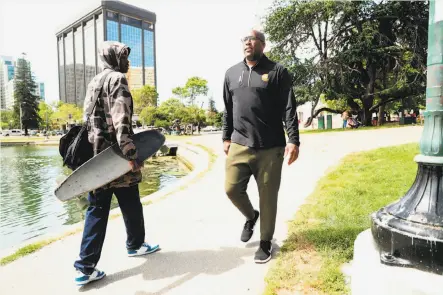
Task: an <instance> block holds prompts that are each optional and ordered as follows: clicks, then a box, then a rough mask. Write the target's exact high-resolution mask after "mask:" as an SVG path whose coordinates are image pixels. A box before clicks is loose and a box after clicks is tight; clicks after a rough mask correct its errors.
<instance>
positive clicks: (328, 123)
mask: <svg viewBox="0 0 443 295" xmlns="http://www.w3.org/2000/svg"><path fill="white" fill-rule="evenodd" d="M326 129H332V115H326Z"/></svg>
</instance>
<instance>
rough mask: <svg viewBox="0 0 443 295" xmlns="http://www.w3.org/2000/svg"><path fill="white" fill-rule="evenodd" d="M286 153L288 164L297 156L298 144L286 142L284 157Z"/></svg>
mask: <svg viewBox="0 0 443 295" xmlns="http://www.w3.org/2000/svg"><path fill="white" fill-rule="evenodd" d="M288 155H289V157H288V165H291V164H292V163H294V162H295V160H297V158H298V146H296V145H295V144H293V143H288V144H287V145H286V148H285V157H286V156H288Z"/></svg>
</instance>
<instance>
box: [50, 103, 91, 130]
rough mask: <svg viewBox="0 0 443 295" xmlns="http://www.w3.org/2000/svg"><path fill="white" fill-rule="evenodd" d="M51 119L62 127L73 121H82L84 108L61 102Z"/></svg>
mask: <svg viewBox="0 0 443 295" xmlns="http://www.w3.org/2000/svg"><path fill="white" fill-rule="evenodd" d="M51 121H52V123H53V124H54V125H57V126H58V127H60V128H61V127H62V126H63V125H65V124H66V123H69V122H72V121H75V122H77V123H80V122H82V121H83V110H82V109H81V108H80V107H78V106H77V105H75V104H69V103H62V102H60V103H59V104H58V107H57V109H56V111H55V112H54V113H53V114H52V115H51Z"/></svg>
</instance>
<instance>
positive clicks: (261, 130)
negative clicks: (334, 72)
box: [222, 30, 300, 263]
mask: <svg viewBox="0 0 443 295" xmlns="http://www.w3.org/2000/svg"><path fill="white" fill-rule="evenodd" d="M242 42H243V50H244V55H245V58H244V59H243V61H242V62H240V63H238V64H236V65H234V66H233V67H231V68H230V69H228V70H227V72H226V74H225V80H224V91H223V100H224V105H225V111H224V116H223V135H222V139H223V144H224V152H225V153H226V155H227V161H226V178H225V190H226V194H227V195H228V197H229V198H230V200H231V201H232V203H233V204H234V205H235V206H236V207H237V208H238V210H239V211H240V212H241V213H242V214H243V215H244V216H245V218H246V220H247V221H246V223H245V224H244V227H243V231H242V233H241V241H243V242H247V241H249V239H250V238H251V237H252V234H253V231H254V226H255V224H256V222H257V220H258V218H259V216H260V246H259V247H258V250H257V252H256V253H255V258H254V260H255V262H256V263H266V262H268V261H269V260H270V259H271V253H272V242H271V240H272V238H273V235H274V229H275V220H276V214H277V199H278V192H279V188H280V181H281V171H282V165H283V161H284V157H285V156H286V155H287V156H288V164H289V165H291V164H292V163H293V162H294V161H295V160H297V158H298V153H299V145H300V141H299V130H298V118H297V112H296V103H295V98H294V95H293V93H292V80H291V77H290V75H289V73H288V70H287V69H286V68H284V67H283V66H282V65H280V64H278V63H275V62H273V61H271V60H269V59H268V58H267V57H266V55H264V54H263V50H264V48H265V45H266V42H265V36H264V34H263V33H262V32H259V31H256V30H253V31H252V32H251V33H250V35H248V36H246V37H244V38H243V39H242ZM283 121H284V122H285V125H286V131H287V134H288V137H289V141H288V143H287V144H286V138H285V130H284V127H283ZM251 175H254V177H255V179H256V182H257V185H258V191H259V197H260V208H259V209H260V211H258V210H255V209H254V208H253V207H252V204H251V202H250V200H249V197H248V194H247V193H246V189H247V185H248V182H249V179H250V177H251Z"/></svg>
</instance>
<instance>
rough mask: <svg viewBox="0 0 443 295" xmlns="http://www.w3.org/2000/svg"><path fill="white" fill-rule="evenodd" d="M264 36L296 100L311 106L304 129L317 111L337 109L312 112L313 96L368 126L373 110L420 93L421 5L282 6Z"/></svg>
mask: <svg viewBox="0 0 443 295" xmlns="http://www.w3.org/2000/svg"><path fill="white" fill-rule="evenodd" d="M265 32H267V33H268V34H269V39H270V41H271V42H273V43H275V44H276V46H275V48H274V49H273V50H272V52H271V53H272V57H274V58H275V59H276V60H278V61H280V62H282V63H283V64H285V65H286V66H287V67H288V69H289V71H290V72H291V73H292V74H293V77H294V79H293V80H294V93H295V94H296V97H297V101H298V102H299V103H303V102H306V101H311V102H312V106H313V109H312V114H311V117H310V118H309V119H308V121H307V122H306V124H305V126H306V127H307V126H309V124H310V123H311V121H312V118H314V117H316V116H317V115H318V114H319V113H320V112H322V111H329V112H334V113H341V112H343V111H344V109H331V108H328V107H326V108H320V109H317V110H315V108H316V107H317V104H318V102H319V100H320V99H321V97H323V98H324V99H325V100H326V101H330V100H343V101H345V102H346V105H347V109H350V110H351V111H352V112H354V113H357V114H359V115H360V116H361V119H362V120H363V122H364V123H365V124H367V125H369V124H370V123H371V122H370V121H371V112H372V111H374V110H375V109H378V108H380V107H382V106H383V105H385V104H386V103H389V102H390V101H395V100H399V99H401V98H404V97H416V96H417V95H419V94H420V93H422V92H423V91H424V87H425V83H424V81H425V74H424V73H425V70H426V66H425V64H426V63H425V61H426V54H425V53H426V47H427V4H426V3H424V2H420V1H413V2H407V3H403V2H401V1H399V2H396V1H378V2H372V1H358V2H357V1H349V2H348V1H346V2H345V1H343V2H335V1H309V2H306V1H301V0H294V1H283V2H278V3H277V4H276V5H275V7H274V8H273V10H272V11H271V12H270V13H269V15H268V16H267V17H266V24H265ZM312 48H313V49H312ZM301 55H304V56H305V57H304V58H303V59H301V58H299V56H301ZM339 105H343V104H339Z"/></svg>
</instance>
